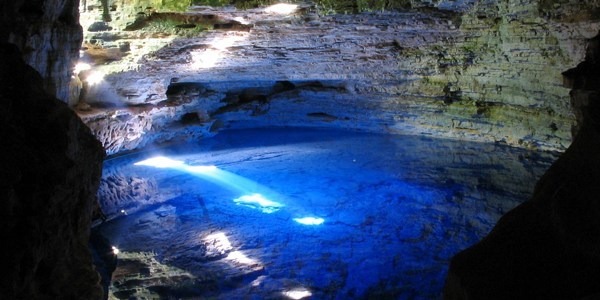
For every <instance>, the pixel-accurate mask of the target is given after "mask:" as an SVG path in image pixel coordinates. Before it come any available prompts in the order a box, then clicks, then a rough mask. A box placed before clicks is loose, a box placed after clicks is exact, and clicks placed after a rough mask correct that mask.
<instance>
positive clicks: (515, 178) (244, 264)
mask: <svg viewBox="0 0 600 300" xmlns="http://www.w3.org/2000/svg"><path fill="white" fill-rule="evenodd" d="M554 159H555V156H553V155H552V154H547V153H534V152H530V151H526V150H522V149H514V148H510V147H506V146H503V145H494V144H482V143H472V142H461V141H451V140H439V139H432V138H427V137H414V136H397V135H394V136H389V135H377V134H367V133H356V132H345V131H334V130H312V129H311V130H309V129H290V128H285V129H253V130H237V131H225V132H222V133H219V134H218V135H217V136H216V137H214V138H211V139H206V140H202V141H199V142H198V143H197V144H185V145H174V146H172V147H169V148H161V149H155V150H154V151H148V152H144V153H139V154H134V155H127V156H122V157H118V158H114V159H111V160H108V161H106V163H105V170H104V177H103V181H102V184H101V190H100V194H99V196H100V201H101V203H102V205H103V209H104V211H105V213H106V214H107V215H109V217H110V220H109V221H107V222H105V223H103V224H101V225H99V226H97V227H96V228H95V230H96V231H98V232H100V233H102V234H103V235H104V236H106V237H107V238H108V239H109V240H110V241H111V243H112V244H113V245H114V246H115V247H116V248H118V249H119V254H118V257H119V266H118V268H117V271H116V272H115V274H114V276H113V283H112V286H111V293H112V297H115V298H122V299H129V298H131V297H133V298H141V297H148V298H152V297H154V298H168V297H173V298H183V299H186V298H192V299H203V298H216V299H359V298H369V297H371V298H372V299H383V298H385V299H437V298H439V297H440V295H441V290H442V287H443V284H444V278H445V276H446V272H447V268H448V263H449V260H450V258H451V257H452V256H453V255H454V254H455V253H457V252H458V251H460V250H462V249H464V248H466V247H468V246H470V245H472V244H473V243H475V242H477V241H478V240H480V239H481V238H482V237H483V236H485V235H486V234H487V233H488V232H489V231H490V229H491V228H492V227H493V225H494V224H495V222H496V221H497V220H498V219H499V218H500V216H501V215H502V214H504V213H505V212H507V211H508V210H510V209H511V208H513V207H515V206H516V205H518V204H519V203H521V202H523V201H524V200H526V199H527V198H528V197H529V196H530V194H531V192H532V190H533V187H534V184H535V182H536V181H537V179H538V178H539V177H540V176H541V175H542V174H543V172H544V171H545V170H546V169H547V168H548V167H549V166H550V164H551V162H552V161H553V160H554Z"/></svg>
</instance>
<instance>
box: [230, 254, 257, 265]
mask: <svg viewBox="0 0 600 300" xmlns="http://www.w3.org/2000/svg"><path fill="white" fill-rule="evenodd" d="M225 259H226V260H229V261H232V262H236V263H239V264H242V265H247V266H253V265H258V264H260V263H259V262H258V261H257V260H255V259H252V258H249V257H248V256H246V254H244V253H242V252H241V251H232V252H230V253H229V254H228V255H227V257H226V258H225Z"/></svg>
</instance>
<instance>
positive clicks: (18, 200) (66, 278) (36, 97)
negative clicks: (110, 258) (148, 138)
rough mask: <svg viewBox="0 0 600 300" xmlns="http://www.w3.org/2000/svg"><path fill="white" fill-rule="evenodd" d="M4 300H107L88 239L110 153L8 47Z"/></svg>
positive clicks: (2, 150)
mask: <svg viewBox="0 0 600 300" xmlns="http://www.w3.org/2000/svg"><path fill="white" fill-rule="evenodd" d="M0 65H1V66H2V68H0V82H1V83H2V84H1V85H0V139H1V140H2V146H1V147H0V166H2V167H1V168H0V198H1V199H2V201H1V205H2V206H1V208H0V210H1V211H2V218H1V219H0V222H1V225H0V239H1V240H2V242H3V249H2V255H0V268H1V269H2V272H3V275H2V278H3V279H2V282H1V283H0V298H2V299H99V298H101V297H102V289H101V287H100V285H99V276H98V274H97V272H96V271H95V270H94V268H93V266H92V259H91V255H90V251H89V249H88V240H89V232H90V225H91V219H92V213H93V211H94V210H95V209H97V202H96V198H95V193H96V190H97V188H98V183H99V180H100V175H101V168H102V159H103V157H104V151H103V149H102V147H101V145H100V144H99V142H98V141H97V140H96V139H95V138H94V137H93V135H92V134H91V133H90V130H89V129H88V128H87V127H86V126H85V125H84V124H83V123H82V122H81V120H80V119H79V118H78V117H77V116H76V115H75V114H74V113H73V111H71V110H70V109H69V108H68V107H67V105H66V104H65V103H62V102H61V101H59V100H57V99H56V98H55V97H54V96H53V95H49V94H47V93H46V92H45V91H44V89H43V80H42V78H41V77H40V75H39V74H38V73H37V72H36V71H35V70H34V69H33V68H31V67H29V66H27V65H26V64H25V62H23V60H22V59H21V53H20V52H19V50H18V49H17V47H15V46H14V45H9V44H1V46H0Z"/></svg>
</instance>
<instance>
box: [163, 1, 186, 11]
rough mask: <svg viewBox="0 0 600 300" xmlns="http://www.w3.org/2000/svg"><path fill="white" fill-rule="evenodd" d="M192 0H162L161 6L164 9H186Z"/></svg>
mask: <svg viewBox="0 0 600 300" xmlns="http://www.w3.org/2000/svg"><path fill="white" fill-rule="evenodd" d="M191 4H192V0H160V8H161V10H164V11H186V10H187V9H188V7H190V5H191Z"/></svg>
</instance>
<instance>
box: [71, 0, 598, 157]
mask: <svg viewBox="0 0 600 300" xmlns="http://www.w3.org/2000/svg"><path fill="white" fill-rule="evenodd" d="M413 2H414V3H412V2H411V5H412V7H413V8H418V9H419V10H411V11H405V12H379V13H363V14H358V15H327V16H323V15H319V13H318V12H317V11H316V10H315V9H314V7H310V6H306V7H304V6H302V7H301V9H300V10H299V12H298V13H296V14H293V15H274V14H269V13H266V12H265V10H264V9H253V10H247V11H237V10H235V9H221V10H215V9H211V8H207V7H199V8H192V9H191V10H190V11H188V12H187V13H186V14H185V15H183V17H179V19H182V20H183V21H182V20H180V21H178V23H175V24H172V25H173V26H179V27H178V28H179V29H178V30H179V32H180V35H186V34H185V33H181V31H182V30H184V31H185V28H186V27H191V26H193V25H194V24H195V23H194V22H191V23H190V22H186V21H185V20H184V19H185V18H184V17H186V18H192V17H191V16H194V17H193V18H192V19H194V18H195V19H198V18H201V17H202V16H209V15H210V16H213V18H214V19H215V20H219V22H225V23H227V22H228V21H227V20H229V22H230V23H229V24H241V25H244V26H245V27H243V28H236V26H233V25H231V26H228V28H227V29H228V30H222V29H223V28H219V26H216V27H215V26H213V27H211V28H212V29H211V28H209V29H211V30H207V31H203V32H199V33H197V34H194V35H190V34H187V36H185V37H178V38H174V36H173V35H170V36H169V37H166V36H165V35H162V37H161V35H159V34H156V33H155V34H154V35H152V39H150V40H139V39H136V38H135V36H136V35H137V36H140V37H141V36H145V37H148V33H144V32H145V31H139V30H137V31H135V30H134V31H128V32H127V33H126V34H122V31H121V30H123V29H124V28H125V25H121V27H119V26H117V25H115V26H114V27H113V29H111V30H110V31H103V32H95V33H94V35H93V36H94V37H95V38H94V41H95V42H96V43H98V44H100V45H102V44H104V45H106V46H105V47H104V48H106V49H105V50H107V51H108V50H110V49H115V51H116V50H117V49H118V43H119V42H118V39H119V36H121V37H123V42H127V43H129V45H130V46H131V47H130V49H131V51H125V52H123V53H122V55H124V56H123V57H122V58H120V59H116V61H115V62H112V63H109V64H107V65H102V66H100V67H96V68H97V70H99V71H102V72H105V73H106V74H107V75H106V76H105V77H104V81H102V82H101V83H99V84H97V85H94V86H89V87H88V89H87V90H86V96H85V97H84V101H85V102H86V103H87V104H89V105H91V106H92V107H91V108H92V109H91V111H89V112H81V115H82V117H83V118H84V120H85V121H86V123H87V124H89V126H90V127H91V128H92V129H93V130H94V132H95V133H96V134H97V136H99V137H100V139H101V140H102V141H103V143H104V145H105V146H107V148H108V149H109V150H108V152H109V153H117V152H119V151H122V150H128V149H135V148H139V147H141V146H143V145H147V144H150V143H155V142H161V141H164V140H170V139H174V138H181V137H183V136H185V134H187V133H183V131H181V130H183V129H182V128H183V127H187V126H179V125H181V122H180V120H181V117H182V116H183V115H189V114H197V115H198V116H199V118H198V119H199V120H200V121H199V122H196V123H194V126H195V128H192V130H191V131H192V132H194V134H193V136H194V137H197V136H205V135H210V134H209V132H210V128H211V127H213V125H214V124H215V123H216V126H214V127H213V130H216V129H217V128H228V127H231V128H239V127H256V126H288V125H295V126H297V125H302V126H320V127H323V126H325V127H338V128H339V127H341V128H353V129H366V130H371V131H377V132H390V133H409V134H432V135H435V136H443V137H452V138H460V139H470V140H479V141H491V142H501V143H507V144H511V145H519V146H523V147H530V148H537V149H553V150H564V149H566V147H567V146H568V145H569V144H570V142H571V136H572V130H573V127H574V125H575V117H574V114H573V111H572V109H571V106H570V105H569V101H568V99H569V98H568V92H569V90H568V89H567V88H565V87H563V86H562V78H561V76H560V73H561V72H562V71H564V70H566V69H569V68H572V67H573V66H575V65H576V64H577V62H579V61H581V60H582V59H583V54H582V53H584V47H585V39H586V38H591V37H592V36H593V35H594V34H595V33H596V32H597V31H598V29H599V28H600V27H599V26H600V25H599V23H598V21H597V20H595V19H594V17H593V12H594V11H595V9H597V8H598V5H597V4H594V3H586V5H584V6H582V7H581V10H577V9H576V7H577V5H576V4H573V3H571V2H565V3H562V2H561V3H547V2H548V1H533V0H531V1H519V2H518V3H515V1H486V2H475V1H459V2H455V1H452V2H450V1H441V2H439V3H437V4H434V3H425V2H427V1H413ZM427 7H428V8H427ZM438 9H441V10H438ZM115 11H116V12H119V11H120V8H118V7H117V8H115ZM143 14H144V15H148V12H143ZM173 18H174V17H173ZM173 18H171V19H173ZM120 22H121V23H123V22H124V21H123V20H121V21H120ZM163 23H164V22H163ZM111 24H112V23H111ZM161 24H162V23H161ZM226 27H227V26H226ZM248 28H249V30H248ZM103 36H104V37H106V38H104V39H103V38H102V37H103ZM108 36H110V37H112V38H108ZM114 38H117V40H114ZM161 38H162V40H160V39H161ZM87 40H88V39H86V41H87ZM159 40H160V41H159ZM140 41H144V42H143V43H140ZM144 45H145V46H144ZM99 47H100V48H102V46H99ZM153 47H154V48H153ZM135 48H144V49H150V48H153V49H154V50H152V51H149V52H147V54H146V55H144V56H143V57H141V56H140V59H136V60H135V61H133V60H132V58H133V57H136V56H135V52H136V51H135V50H134V49H135ZM116 69H118V70H119V72H117V73H114V72H113V71H114V70H116ZM111 70H113V71H111ZM278 83H284V84H285V85H286V86H287V87H286V88H285V89H282V90H277V89H276V84H278ZM175 85H179V86H180V87H181V86H182V85H184V86H185V85H188V86H189V87H193V88H192V89H190V90H187V89H184V88H179V89H178V91H177V92H171V93H169V91H170V90H172V89H173V88H174V87H175ZM247 95H251V97H246V96H247ZM164 101H167V102H169V103H171V105H174V106H177V107H178V108H177V110H179V112H178V113H168V112H167V110H174V109H175V108H172V107H170V105H162V106H161V105H159V104H160V103H163V102H164ZM139 105H150V106H151V107H153V108H152V109H154V110H155V113H158V114H160V115H161V116H160V117H154V116H152V115H147V114H146V113H142V114H141V115H139V114H137V113H135V112H128V113H126V114H128V115H129V117H127V118H126V119H127V121H124V123H127V124H120V125H116V124H114V123H115V122H119V120H112V121H110V122H108V121H105V120H103V119H108V118H109V117H110V116H113V115H114V113H115V112H117V114H121V113H122V112H123V110H124V109H125V110H127V109H129V110H132V109H131V107H133V106H139ZM83 107H85V108H87V105H83ZM99 107H103V109H101V110H98V108H99ZM106 107H112V108H110V109H108V112H106ZM161 107H162V108H161ZM166 107H169V108H168V109H167V108H166ZM159 111H160V112H159ZM163 112H164V113H163ZM89 114H91V115H93V117H88V115H89ZM138 116H139V118H138ZM149 118H150V119H149ZM137 119H139V120H140V122H141V123H142V125H140V126H137V129H135V128H133V129H128V130H132V131H133V132H134V133H133V135H131V134H130V138H131V140H126V141H120V140H117V141H115V140H114V139H119V138H121V137H122V136H121V135H116V134H115V138H111V136H112V133H111V132H113V131H116V130H117V131H118V129H115V128H116V127H119V128H125V127H127V128H132V127H136V126H133V125H132V124H131V122H132V120H133V122H135V120H137ZM149 123H151V124H152V125H151V126H150V127H148V124H149ZM108 124H110V125H108ZM198 124H201V126H200V127H198V126H197V125H198ZM173 126H175V127H179V129H180V133H179V134H175V133H174V131H172V130H170V131H168V132H169V133H167V131H166V130H165V128H168V127H173ZM165 135H168V136H165ZM133 136H135V137H133Z"/></svg>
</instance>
